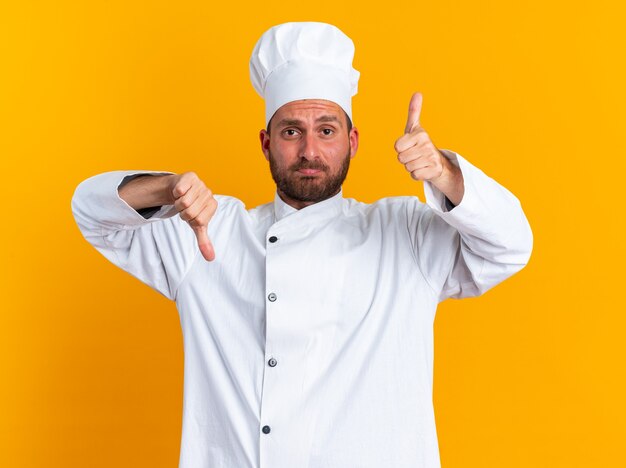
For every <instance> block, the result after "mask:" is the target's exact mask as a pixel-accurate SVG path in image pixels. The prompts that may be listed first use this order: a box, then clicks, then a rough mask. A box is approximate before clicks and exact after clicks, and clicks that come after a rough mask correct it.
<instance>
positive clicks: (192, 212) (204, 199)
mask: <svg viewBox="0 0 626 468" xmlns="http://www.w3.org/2000/svg"><path fill="white" fill-rule="evenodd" d="M187 197H188V195H185V196H184V197H183V198H182V199H180V200H177V201H175V202H174V206H176V207H177V209H179V210H180V211H179V215H180V217H181V218H182V219H183V220H184V221H187V222H190V221H192V220H195V219H196V218H197V217H198V216H199V215H200V213H202V212H203V211H205V210H206V208H207V206H208V204H209V199H210V198H211V195H210V194H209V193H208V192H202V193H200V194H198V196H197V198H196V199H195V200H193V201H192V202H190V203H187V202H186V201H185V199H187ZM187 205H188V206H187ZM184 206H187V208H184ZM196 224H202V223H201V222H200V223H196Z"/></svg>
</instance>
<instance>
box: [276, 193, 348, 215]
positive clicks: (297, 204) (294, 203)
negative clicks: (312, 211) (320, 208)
mask: <svg viewBox="0 0 626 468" xmlns="http://www.w3.org/2000/svg"><path fill="white" fill-rule="evenodd" d="M340 190H341V188H339V190H337V191H336V192H335V193H333V194H332V195H331V196H330V197H328V198H332V197H334V196H335V195H337V194H338V193H339V191H340ZM277 192H278V196H279V197H280V199H281V200H282V201H284V202H285V203H287V205H289V206H291V207H292V208H295V209H296V210H300V209H302V208H305V207H307V206H309V205H314V204H316V203H319V202H321V201H324V200H328V198H325V199H324V200H316V201H303V200H297V199H294V198H290V197H288V196H287V195H285V193H284V192H283V191H282V190H280V189H277Z"/></svg>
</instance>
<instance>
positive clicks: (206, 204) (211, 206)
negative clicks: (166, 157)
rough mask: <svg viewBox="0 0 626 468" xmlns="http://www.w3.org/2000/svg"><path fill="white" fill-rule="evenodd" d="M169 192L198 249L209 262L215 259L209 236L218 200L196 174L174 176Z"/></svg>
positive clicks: (188, 173)
mask: <svg viewBox="0 0 626 468" xmlns="http://www.w3.org/2000/svg"><path fill="white" fill-rule="evenodd" d="M169 184H170V185H169V192H170V193H171V194H172V197H173V198H174V206H175V207H176V210H177V211H178V214H179V215H180V217H181V218H182V219H183V220H185V221H186V222H187V223H188V224H189V226H190V227H191V229H193V232H194V233H195V235H196V238H197V240H198V248H199V249H200V252H201V253H202V256H203V257H204V258H205V260H207V261H212V260H214V259H215V250H214V249H213V244H212V243H211V240H210V239H209V236H208V234H207V226H208V224H209V221H210V220H211V218H212V217H213V215H214V214H215V211H216V210H217V200H215V198H214V197H213V193H212V192H211V190H209V189H208V188H207V187H206V185H204V182H202V180H200V178H199V177H198V176H197V175H196V173H195V172H184V173H182V174H177V175H174V176H172V178H171V179H170V182H169Z"/></svg>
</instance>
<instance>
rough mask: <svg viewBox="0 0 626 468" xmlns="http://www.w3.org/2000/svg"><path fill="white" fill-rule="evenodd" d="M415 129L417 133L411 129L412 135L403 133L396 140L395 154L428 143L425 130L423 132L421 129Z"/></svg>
mask: <svg viewBox="0 0 626 468" xmlns="http://www.w3.org/2000/svg"><path fill="white" fill-rule="evenodd" d="M416 128H419V131H415V130H416V129H413V130H414V131H413V133H405V134H404V135H402V136H401V137H400V138H398V139H397V140H396V143H395V144H394V148H395V150H396V153H402V152H403V151H406V150H408V149H409V148H412V147H414V146H416V145H417V146H419V145H421V144H424V143H426V142H427V141H428V139H429V137H428V134H427V133H426V130H424V129H423V128H422V127H416Z"/></svg>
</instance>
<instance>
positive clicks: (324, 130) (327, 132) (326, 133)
mask: <svg viewBox="0 0 626 468" xmlns="http://www.w3.org/2000/svg"><path fill="white" fill-rule="evenodd" d="M322 133H323V134H324V135H325V136H329V135H332V134H333V133H335V131H334V130H333V129H332V128H325V129H323V130H322Z"/></svg>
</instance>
